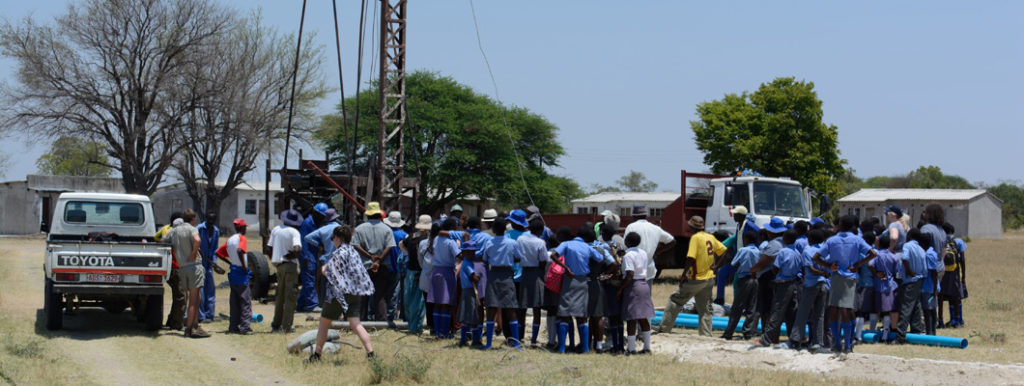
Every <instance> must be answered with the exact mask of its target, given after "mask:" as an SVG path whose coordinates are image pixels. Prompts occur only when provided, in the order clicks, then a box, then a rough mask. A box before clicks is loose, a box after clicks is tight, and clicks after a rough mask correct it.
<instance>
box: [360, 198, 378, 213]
mask: <svg viewBox="0 0 1024 386" xmlns="http://www.w3.org/2000/svg"><path fill="white" fill-rule="evenodd" d="M380 213H381V210H380V203H379V202H376V201H371V202H368V203H366V211H365V212H363V214H365V215H367V216H373V215H375V214H380Z"/></svg>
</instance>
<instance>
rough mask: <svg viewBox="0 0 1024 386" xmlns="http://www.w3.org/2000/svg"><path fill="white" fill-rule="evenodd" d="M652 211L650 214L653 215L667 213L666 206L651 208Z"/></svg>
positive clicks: (658, 215)
mask: <svg viewBox="0 0 1024 386" xmlns="http://www.w3.org/2000/svg"><path fill="white" fill-rule="evenodd" d="M650 212H651V214H650V216H651V217H661V216H662V215H664V214H665V209H664V208H651V209H650Z"/></svg>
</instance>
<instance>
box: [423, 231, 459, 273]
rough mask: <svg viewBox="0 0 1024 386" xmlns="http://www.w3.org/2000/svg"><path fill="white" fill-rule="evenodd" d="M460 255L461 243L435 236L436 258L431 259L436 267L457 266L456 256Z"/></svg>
mask: <svg viewBox="0 0 1024 386" xmlns="http://www.w3.org/2000/svg"><path fill="white" fill-rule="evenodd" d="M458 255H459V243H457V242H455V240H452V239H446V238H444V237H437V238H434V258H433V259H432V260H431V261H430V262H431V264H432V265H433V266H434V268H453V267H455V257H456V256H458Z"/></svg>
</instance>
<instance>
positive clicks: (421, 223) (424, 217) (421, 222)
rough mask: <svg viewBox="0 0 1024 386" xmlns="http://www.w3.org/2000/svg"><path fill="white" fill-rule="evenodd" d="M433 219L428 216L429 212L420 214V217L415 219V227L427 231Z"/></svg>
mask: <svg viewBox="0 0 1024 386" xmlns="http://www.w3.org/2000/svg"><path fill="white" fill-rule="evenodd" d="M433 222H434V219H432V218H430V215H429V214H421V215H420V218H419V219H418V220H416V229H419V230H421V231H429V230H430V226H431V225H433V224H432V223H433Z"/></svg>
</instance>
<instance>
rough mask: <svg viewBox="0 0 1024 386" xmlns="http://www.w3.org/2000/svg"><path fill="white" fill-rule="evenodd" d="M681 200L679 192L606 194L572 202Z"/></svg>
mask: <svg viewBox="0 0 1024 386" xmlns="http://www.w3.org/2000/svg"><path fill="white" fill-rule="evenodd" d="M677 198H679V192H605V193H597V194H591V195H589V196H587V197H583V198H581V199H578V200H572V203H573V204H583V203H603V202H613V201H626V202H644V201H666V202H672V201H675V200H676V199H677Z"/></svg>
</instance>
